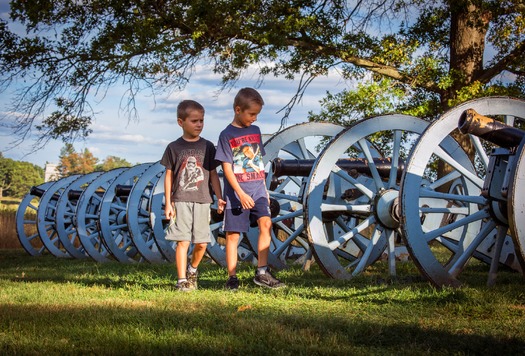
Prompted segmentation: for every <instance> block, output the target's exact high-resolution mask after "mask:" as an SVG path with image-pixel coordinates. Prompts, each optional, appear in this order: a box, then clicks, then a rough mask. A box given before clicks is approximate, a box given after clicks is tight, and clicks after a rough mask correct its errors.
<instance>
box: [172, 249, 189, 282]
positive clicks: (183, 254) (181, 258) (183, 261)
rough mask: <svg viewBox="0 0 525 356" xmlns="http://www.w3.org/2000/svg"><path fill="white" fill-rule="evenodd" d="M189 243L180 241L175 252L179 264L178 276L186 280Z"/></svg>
mask: <svg viewBox="0 0 525 356" xmlns="http://www.w3.org/2000/svg"><path fill="white" fill-rule="evenodd" d="M189 247H190V242H189V241H178V242H177V248H176V250H175V263H176V264H177V276H178V277H179V280H180V279H186V266H187V264H188V249H189Z"/></svg>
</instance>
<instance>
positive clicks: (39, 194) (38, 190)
mask: <svg viewBox="0 0 525 356" xmlns="http://www.w3.org/2000/svg"><path fill="white" fill-rule="evenodd" d="M45 192H46V191H45V190H44V189H42V188H39V187H36V186H32V187H31V189H29V194H31V195H34V196H37V197H39V198H42V195H44V193H45Z"/></svg>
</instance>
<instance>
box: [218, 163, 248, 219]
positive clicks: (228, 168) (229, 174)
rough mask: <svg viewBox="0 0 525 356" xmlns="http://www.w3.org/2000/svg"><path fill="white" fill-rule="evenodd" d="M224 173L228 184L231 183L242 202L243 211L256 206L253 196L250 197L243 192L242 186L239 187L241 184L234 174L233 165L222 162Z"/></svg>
mask: <svg viewBox="0 0 525 356" xmlns="http://www.w3.org/2000/svg"><path fill="white" fill-rule="evenodd" d="M222 171H223V173H224V177H225V178H226V180H228V183H230V185H231V187H232V188H233V190H234V191H235V193H237V196H238V197H239V200H240V201H241V205H242V207H243V209H251V208H253V207H254V206H255V202H254V201H253V199H252V197H251V196H249V195H248V194H246V193H245V192H244V190H242V188H241V186H240V185H239V182H237V179H236V178H235V174H234V173H233V169H232V164H231V163H227V162H222Z"/></svg>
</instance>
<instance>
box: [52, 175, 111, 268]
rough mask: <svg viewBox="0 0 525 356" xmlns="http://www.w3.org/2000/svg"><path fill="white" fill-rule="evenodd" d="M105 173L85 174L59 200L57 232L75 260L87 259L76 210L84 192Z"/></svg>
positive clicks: (68, 187) (56, 221)
mask: <svg viewBox="0 0 525 356" xmlns="http://www.w3.org/2000/svg"><path fill="white" fill-rule="evenodd" d="M102 173H103V172H92V173H88V174H84V175H82V176H80V177H78V178H77V179H76V180H74V181H73V182H72V183H71V184H69V185H68V186H67V187H66V188H65V189H64V191H63V192H62V194H61V195H60V198H59V199H58V203H57V206H56V216H57V218H56V220H55V223H56V226H55V228H56V231H57V233H58V238H59V239H60V241H61V242H62V245H63V246H64V248H65V249H66V251H67V252H68V253H69V254H70V255H71V256H72V257H75V258H87V257H89V255H88V254H87V253H86V251H85V250H84V246H82V243H81V242H80V239H79V237H78V233H77V226H76V225H77V219H76V208H77V203H78V198H79V197H80V194H81V192H82V190H83V189H84V188H85V187H86V186H88V185H89V183H91V182H92V181H93V180H94V179H95V178H97V177H98V176H100V175H101V174H102Z"/></svg>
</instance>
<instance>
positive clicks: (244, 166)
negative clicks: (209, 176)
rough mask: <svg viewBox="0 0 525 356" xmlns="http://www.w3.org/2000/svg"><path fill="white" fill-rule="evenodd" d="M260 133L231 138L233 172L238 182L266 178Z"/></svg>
mask: <svg viewBox="0 0 525 356" xmlns="http://www.w3.org/2000/svg"><path fill="white" fill-rule="evenodd" d="M260 146H261V142H260V136H259V135H246V136H241V137H236V138H234V139H231V140H230V147H231V149H232V153H233V173H235V176H236V178H237V181H238V182H249V181H255V180H261V179H264V178H265V175H264V163H263V160H262V155H261V149H260Z"/></svg>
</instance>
